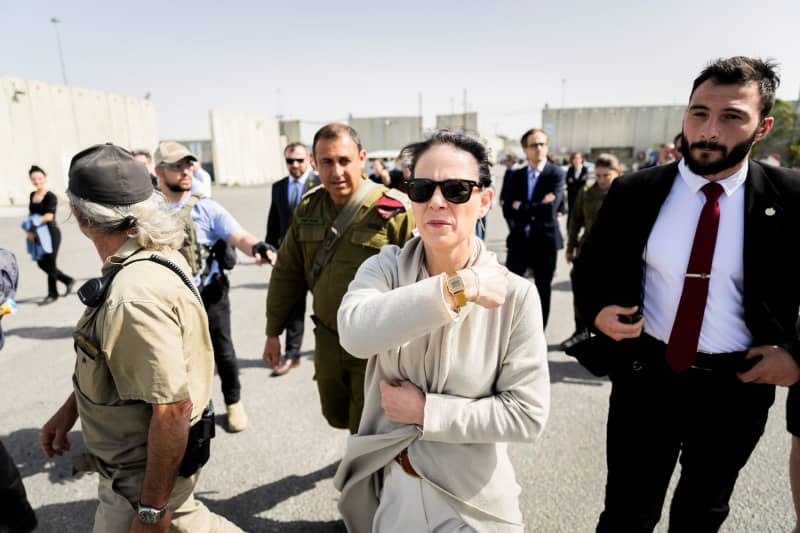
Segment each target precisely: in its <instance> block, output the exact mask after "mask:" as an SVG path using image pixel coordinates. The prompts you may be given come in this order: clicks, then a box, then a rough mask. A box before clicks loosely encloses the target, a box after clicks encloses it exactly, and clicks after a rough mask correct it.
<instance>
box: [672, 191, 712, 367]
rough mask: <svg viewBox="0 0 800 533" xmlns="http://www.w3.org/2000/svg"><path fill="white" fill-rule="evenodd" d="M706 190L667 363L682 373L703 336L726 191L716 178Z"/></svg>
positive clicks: (692, 360) (688, 364)
mask: <svg viewBox="0 0 800 533" xmlns="http://www.w3.org/2000/svg"><path fill="white" fill-rule="evenodd" d="M702 191H703V194H705V195H706V204H705V205H704V206H703V210H702V211H701V212H700V220H699V221H698V222H697V231H695V234H694V244H692V255H691V256H689V265H688V266H687V267H686V277H685V278H684V281H683V293H682V294H681V301H680V303H679V304H678V313H677V314H676V315H675V323H674V324H673V325H672V333H670V336H669V343H668V344H667V353H666V359H667V363H669V366H671V367H672V370H674V371H675V372H676V373H681V372H683V371H684V370H686V369H687V368H689V367H690V366H692V365H693V364H694V363H695V359H696V357H697V342H698V340H699V339H700V328H701V327H702V326H703V313H704V312H705V308H706V299H707V298H708V284H709V281H710V277H711V262H712V261H713V259H714V248H715V246H716V244H717V229H719V197H720V195H721V194H722V191H723V189H722V185H720V184H719V183H714V182H711V183H706V184H705V185H704V186H703V189H702Z"/></svg>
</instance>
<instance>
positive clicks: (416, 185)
mask: <svg viewBox="0 0 800 533" xmlns="http://www.w3.org/2000/svg"><path fill="white" fill-rule="evenodd" d="M406 187H407V190H408V197H409V198H410V199H411V201H412V202H416V203H423V202H427V201H428V200H430V199H431V198H432V197H433V193H434V191H435V190H436V187H439V188H441V189H442V196H444V199H445V200H447V201H448V202H451V203H454V204H463V203H465V202H468V201H469V199H470V198H471V197H472V190H473V189H474V188H475V187H478V188H479V189H480V188H481V184H480V183H478V182H477V181H472V180H456V179H453V180H442V181H434V180H430V179H427V178H411V179H410V180H408V181H406Z"/></svg>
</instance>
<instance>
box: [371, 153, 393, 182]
mask: <svg viewBox="0 0 800 533" xmlns="http://www.w3.org/2000/svg"><path fill="white" fill-rule="evenodd" d="M369 179H370V181H372V182H374V183H377V184H378V185H383V186H385V187H391V185H392V177H391V174H389V169H388V168H386V163H384V162H383V159H373V160H372V174H370V175H369Z"/></svg>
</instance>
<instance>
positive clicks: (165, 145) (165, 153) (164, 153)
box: [153, 141, 197, 166]
mask: <svg viewBox="0 0 800 533" xmlns="http://www.w3.org/2000/svg"><path fill="white" fill-rule="evenodd" d="M187 157H188V158H189V159H193V160H194V161H197V156H196V155H194V154H193V153H192V152H191V151H190V150H189V149H188V148H186V147H185V146H184V145H182V144H181V143H176V142H175V141H164V142H160V143H158V148H156V153H155V155H154V156H153V163H154V164H155V165H156V166H158V165H160V164H162V163H177V162H178V161H180V160H181V159H185V158H187Z"/></svg>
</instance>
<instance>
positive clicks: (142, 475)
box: [40, 144, 240, 533]
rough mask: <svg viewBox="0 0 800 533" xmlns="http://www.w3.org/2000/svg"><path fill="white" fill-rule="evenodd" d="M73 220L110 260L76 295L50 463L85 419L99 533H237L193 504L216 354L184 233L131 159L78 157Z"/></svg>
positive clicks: (80, 467)
mask: <svg viewBox="0 0 800 533" xmlns="http://www.w3.org/2000/svg"><path fill="white" fill-rule="evenodd" d="M67 194H68V196H69V200H70V205H71V208H72V214H73V216H74V217H75V220H76V221H77V222H78V227H79V228H80V230H81V232H82V233H83V234H84V235H85V236H86V237H87V238H88V239H89V240H91V241H92V244H93V245H94V247H95V249H96V250H97V253H98V255H99V256H100V259H101V261H102V262H103V268H102V277H100V278H96V279H93V280H90V281H89V282H87V283H86V284H85V285H84V286H83V287H81V289H80V290H79V291H78V296H79V297H80V298H81V301H82V302H83V303H84V304H85V305H86V310H85V311H84V313H83V316H82V317H81V319H80V320H79V321H78V324H77V326H76V328H75V332H74V333H73V339H74V342H75V351H76V356H77V360H76V363H75V371H74V374H73V378H72V381H73V386H74V390H73V392H72V393H71V394H70V395H69V396H68V398H67V400H66V401H65V402H64V404H63V405H62V406H61V408H60V409H59V410H58V411H57V412H56V414H55V415H53V417H52V418H50V420H49V421H48V422H47V423H46V424H45V425H44V427H43V428H42V432H41V438H40V440H41V447H42V450H43V451H44V453H45V455H46V456H47V457H53V456H54V455H59V456H60V455H62V454H63V453H64V452H65V451H69V449H70V442H69V439H68V437H67V433H68V432H69V430H70V429H71V428H72V426H73V425H74V424H75V422H76V420H77V418H78V417H79V416H80V419H81V429H82V430H83V440H84V443H85V445H86V449H87V451H88V453H85V454H82V455H80V456H77V457H75V458H74V459H73V462H74V468H75V470H77V471H95V472H97V473H98V474H99V475H100V478H99V490H98V494H99V499H100V502H99V505H98V507H97V511H96V513H95V520H94V531H95V532H98V533H99V532H104V533H123V532H139V531H159V532H166V531H197V532H210V531H240V530H239V529H238V528H237V527H236V526H234V525H233V524H231V523H230V522H228V521H227V520H225V519H224V518H222V517H220V516H218V515H214V514H212V513H211V512H210V511H209V510H208V509H207V508H206V507H205V506H204V505H203V504H202V503H201V502H199V501H197V500H195V499H194V488H195V485H196V483H197V478H198V474H199V470H200V467H202V466H203V464H205V462H206V461H207V460H208V457H209V445H210V439H211V437H212V436H213V433H214V431H213V429H214V420H213V409H212V410H210V409H209V408H207V407H206V406H208V405H209V398H210V395H211V382H212V377H213V368H214V367H213V361H214V360H213V357H212V353H211V339H210V335H209V332H208V322H207V319H206V314H205V311H204V310H203V305H202V303H201V301H200V298H199V295H198V294H197V291H196V289H195V287H194V285H192V283H191V281H190V280H189V277H188V274H187V272H188V265H187V264H186V261H185V260H184V259H183V257H182V256H181V254H180V253H179V252H178V251H177V247H178V246H179V245H180V244H181V242H182V241H183V234H184V233H183V225H182V224H181V222H180V220H179V219H178V217H177V216H176V215H175V214H174V213H172V212H170V211H169V210H167V209H165V204H164V200H163V197H162V196H161V195H160V194H157V193H154V191H153V187H152V185H151V183H150V176H149V173H148V172H147V170H146V168H145V167H144V166H143V165H141V164H140V163H139V162H137V161H136V160H135V159H134V158H133V156H132V155H131V154H130V153H129V152H127V151H126V150H124V149H122V148H120V147H118V146H114V145H112V144H105V145H97V146H93V147H91V148H88V149H86V150H84V151H82V152H80V153H79V154H77V155H76V156H75V157H74V158H73V159H72V163H71V165H70V170H69V186H68V190H67Z"/></svg>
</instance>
